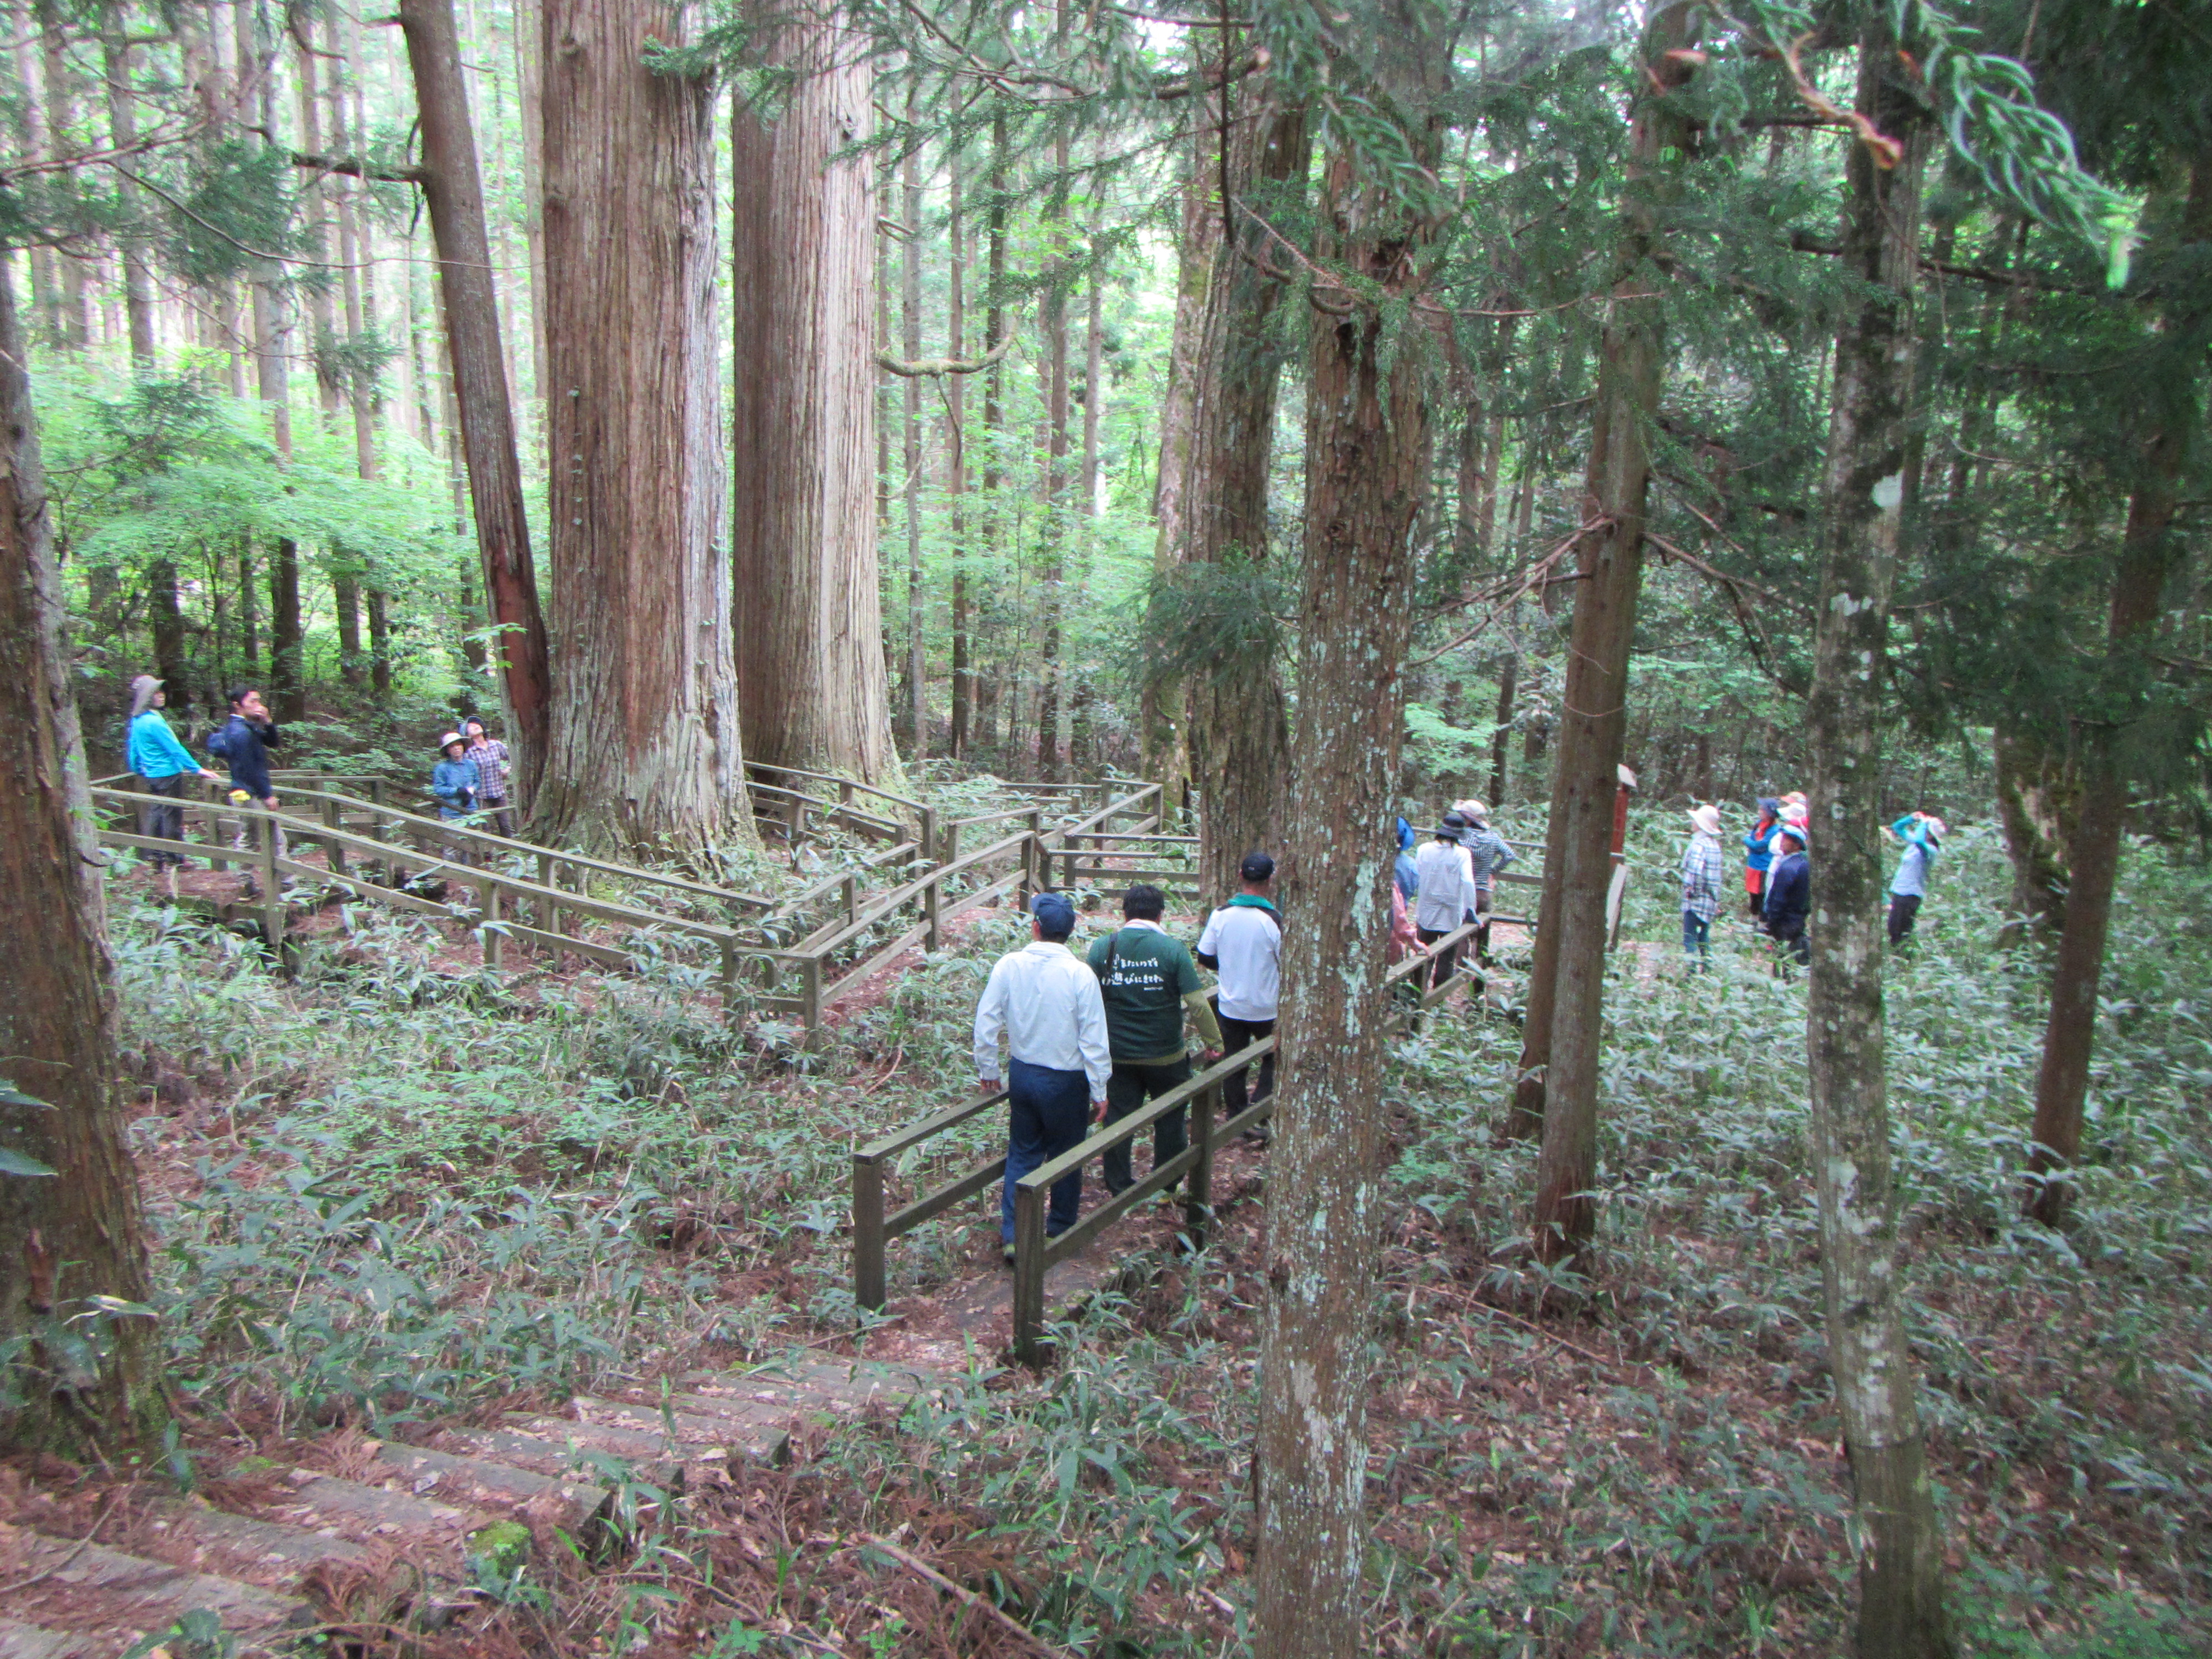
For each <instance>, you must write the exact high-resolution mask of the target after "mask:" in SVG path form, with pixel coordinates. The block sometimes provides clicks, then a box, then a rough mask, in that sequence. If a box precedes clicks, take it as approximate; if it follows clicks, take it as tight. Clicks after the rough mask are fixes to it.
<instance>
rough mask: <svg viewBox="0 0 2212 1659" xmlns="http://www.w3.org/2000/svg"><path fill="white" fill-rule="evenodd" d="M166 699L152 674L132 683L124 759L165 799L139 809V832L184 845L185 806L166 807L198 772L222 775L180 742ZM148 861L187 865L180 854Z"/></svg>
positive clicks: (215, 779)
mask: <svg viewBox="0 0 2212 1659" xmlns="http://www.w3.org/2000/svg"><path fill="white" fill-rule="evenodd" d="M167 701H168V696H167V693H165V692H164V691H163V690H161V681H160V680H158V679H156V678H155V677H154V676H153V675H151V674H141V675H139V676H138V678H137V679H135V680H133V681H131V726H130V735H129V738H128V739H127V741H126V742H125V745H124V761H125V764H127V765H128V766H129V767H130V768H131V770H132V771H134V772H136V773H137V775H138V777H139V781H141V782H142V783H143V785H144V786H145V793H148V794H149V795H161V796H163V797H165V798H167V799H165V803H164V804H163V805H160V806H148V807H145V808H143V809H142V810H141V811H140V812H139V814H138V821H139V823H138V833H139V834H140V835H142V836H145V837H147V838H148V839H149V840H150V841H173V842H177V843H178V844H179V846H182V845H183V844H184V839H185V809H184V807H183V806H182V805H168V804H167V800H174V801H177V802H181V801H182V800H183V799H184V797H185V780H186V779H188V778H191V777H192V776H194V775H197V776H199V777H203V778H205V779H206V780H207V781H209V782H210V783H221V782H222V775H221V774H220V773H216V772H210V771H209V770H208V769H207V768H206V767H204V766H202V765H201V764H200V763H198V762H197V761H196V760H194V759H193V758H192V757H191V750H188V749H186V748H185V745H184V744H181V743H179V742H178V741H177V734H176V733H175V732H172V731H171V730H169V722H168V721H167V720H165V719H163V718H162V714H161V706H162V705H163V704H164V703H166V702H167ZM146 861H147V863H148V864H149V866H151V867H152V869H153V870H154V872H155V874H157V875H158V874H160V873H161V871H162V870H164V869H169V870H181V869H183V868H184V867H185V858H184V854H181V853H155V854H151V855H149V857H148V859H147V860H146Z"/></svg>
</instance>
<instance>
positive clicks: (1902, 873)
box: [1889, 812, 1951, 949]
mask: <svg viewBox="0 0 2212 1659" xmlns="http://www.w3.org/2000/svg"><path fill="white" fill-rule="evenodd" d="M1889 833H1890V835H1891V836H1892V837H1893V838H1894V839H1895V840H1898V841H1900V842H1904V843H1905V856H1904V857H1903V858H1901V859H1899V860H1898V863H1897V873H1896V874H1895V875H1894V876H1893V877H1891V878H1890V881H1889V943H1890V945H1891V948H1892V949H1894V948H1895V947H1897V946H1898V945H1902V944H1904V943H1905V940H1907V939H1911V937H1912V929H1913V926H1914V924H1915V922H1917V921H1918V919H1919V915H1920V902H1921V900H1923V899H1924V898H1926V897H1927V896H1928V869H1929V866H1930V865H1932V864H1934V863H1935V862H1936V854H1937V852H1939V851H1940V850H1941V849H1942V845H1943V837H1944V836H1948V835H1949V834H1950V833H1951V831H1950V828H1949V826H1948V825H1947V824H1945V823H1944V822H1943V820H1942V819H1941V818H1939V817H1935V816H1934V815H1933V814H1931V813H1928V812H1907V813H1906V814H1905V816H1904V817H1901V818H1899V819H1898V821H1897V822H1896V823H1893V824H1891V825H1890V826H1889Z"/></svg>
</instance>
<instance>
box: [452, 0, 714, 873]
mask: <svg viewBox="0 0 2212 1659" xmlns="http://www.w3.org/2000/svg"><path fill="white" fill-rule="evenodd" d="M680 21H681V20H680V16H679V15H678V14H675V13H671V11H669V10H668V9H666V8H665V7H662V6H660V5H658V4H655V3H653V0H549V3H548V4H547V5H546V7H545V9H544V27H545V36H544V40H545V52H544V64H545V86H544V110H545V138H544V159H545V276H546V289H547V292H546V347H547V353H548V368H550V371H551V374H552V376H553V383H552V387H551V391H552V395H551V396H550V398H548V399H547V403H548V404H549V405H550V409H549V411H548V421H547V435H548V445H547V450H548V453H549V454H550V456H551V457H552V458H553V465H552V468H551V471H550V477H549V480H548V483H549V489H548V495H549V507H550V512H549V514H548V516H549V517H550V520H551V526H552V536H551V552H552V561H553V635H554V638H555V640H556V647H555V653H554V654H555V660H556V663H557V664H558V666H559V678H558V679H557V680H556V683H555V686H554V698H553V710H552V721H551V732H550V742H549V745H548V749H547V755H546V768H545V772H546V775H545V781H544V786H543V787H542V788H541V789H540V791H539V793H538V805H537V808H536V810H535V811H534V812H533V814H532V819H533V822H534V823H537V824H538V825H539V826H540V833H541V835H542V836H547V837H568V838H571V839H573V840H574V841H576V842H580V844H583V845H585V846H589V847H602V848H627V849H636V850H641V851H643V850H650V849H654V848H659V849H665V850H666V851H671V852H686V853H690V852H696V851H699V850H701V849H702V848H706V847H708V846H709V845H711V844H713V843H715V842H720V841H723V840H725V839H726V838H727V837H729V836H732V834H735V835H737V836H745V837H750V834H751V829H752V818H751V814H750V812H748V811H745V810H744V799H745V798H744V765H743V762H742V757H741V752H740V746H739V733H738V683H737V674H736V671H735V668H734V665H732V661H731V655H730V653H731V622H730V565H729V562H728V559H727V556H726V550H725V543H724V539H723V538H724V530H725V517H726V512H727V507H728V495H727V494H726V489H727V473H726V470H725V463H724V459H723V456H722V448H721V432H720V424H721V422H720V413H721V411H720V400H719V398H717V396H716V390H715V388H716V380H717V364H716V356H717V354H716V351H715V342H714V264H715V246H714V143H713V134H712V131H711V124H712V119H713V98H712V94H711V93H710V91H709V90H708V88H707V87H706V86H705V85H704V84H702V82H697V81H694V80H688V79H685V78H684V77H682V76H672V75H657V74H654V73H653V71H652V70H649V69H647V67H646V66H645V64H644V62H643V61H642V54H643V52H644V51H645V48H646V46H647V43H648V42H650V41H655V40H659V41H663V42H665V44H668V45H671V46H677V45H681V44H684V42H683V40H681V38H680V36H677V35H675V33H674V31H676V30H677V29H678V27H679V25H680ZM486 343H487V344H488V345H489V346H490V347H491V348H492V349H494V351H495V349H496V344H497V343H496V340H491V341H488V342H486ZM485 367H486V368H487V370H489V368H490V366H489V365H486V366H485ZM503 406H504V405H502V407H503ZM505 453H506V455H507V457H510V458H511V457H512V455H513V441H512V439H511V437H510V438H509V440H508V442H507V447H506V452H505ZM488 568H489V567H488ZM750 608H751V607H750V605H749V607H748V609H750Z"/></svg>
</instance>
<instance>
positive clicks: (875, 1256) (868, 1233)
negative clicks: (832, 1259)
mask: <svg viewBox="0 0 2212 1659" xmlns="http://www.w3.org/2000/svg"><path fill="white" fill-rule="evenodd" d="M853 1300H854V1303H855V1304H857V1305H859V1306H860V1307H861V1308H864V1309H866V1310H867V1311H868V1312H870V1313H881V1312H882V1311H883V1310H884V1166H883V1165H882V1164H880V1163H878V1161H877V1160H876V1159H874V1158H866V1157H863V1156H862V1155H861V1154H860V1153H859V1152H855V1153H854V1154H853Z"/></svg>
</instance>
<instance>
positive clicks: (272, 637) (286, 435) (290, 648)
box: [247, 264, 307, 723]
mask: <svg viewBox="0 0 2212 1659" xmlns="http://www.w3.org/2000/svg"><path fill="white" fill-rule="evenodd" d="M281 275H282V274H281V272H280V271H279V270H278V269H277V268H276V266H275V265H274V264H264V265H263V267H262V269H261V270H259V272H258V274H257V275H256V276H255V279H254V283H253V333H254V342H253V358H254V374H255V378H256V382H257V389H258V392H259V393H260V397H261V406H262V409H263V410H264V412H265V413H266V414H267V416H268V418H269V431H270V437H271V438H272V440H273V441H275V443H276V462H277V465H279V466H289V465H291V463H292V388H291V375H290V373H289V368H288V367H287V364H286V361H285V360H286V357H287V355H288V354H289V351H290V349H291V346H290V343H289V337H290V334H291V318H290V315H289V310H290V307H289V302H288V301H287V299H286V297H285V295H284V291H283V288H282V287H281V286H279V283H280V282H281ZM247 586H249V587H250V586H252V584H251V583H250V582H249V583H248V584H247ZM304 649H305V641H303V640H302V638H301V632H300V544H298V543H297V542H295V541H294V540H293V539H292V538H290V537H289V536H280V537H278V538H276V546H275V548H274V550H272V551H271V553H270V559H269V707H270V712H271V713H272V714H275V715H276V718H277V720H280V721H283V722H286V723H289V722H292V721H296V720H305V719H306V718H307V672H306V668H307V665H306V663H305V662H304V661H303V660H302V654H301V653H302V652H303V650H304ZM248 655H249V656H250V655H252V653H251V652H249V653H248Z"/></svg>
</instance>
